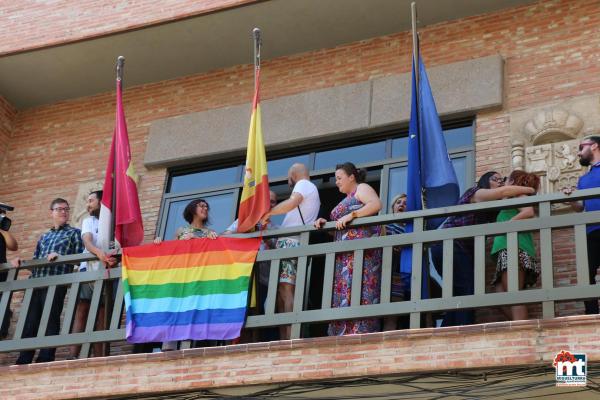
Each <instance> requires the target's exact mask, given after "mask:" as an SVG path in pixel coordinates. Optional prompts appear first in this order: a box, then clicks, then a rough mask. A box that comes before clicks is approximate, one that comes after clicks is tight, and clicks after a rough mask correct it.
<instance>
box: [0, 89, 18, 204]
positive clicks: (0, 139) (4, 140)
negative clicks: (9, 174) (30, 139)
mask: <svg viewBox="0 0 600 400" xmlns="http://www.w3.org/2000/svg"><path fill="white" fill-rule="evenodd" d="M15 115H16V110H15V109H14V107H13V106H11V105H10V103H8V102H7V101H6V99H4V97H2V96H0V168H2V171H3V172H4V171H6V168H5V165H4V164H3V161H4V157H5V156H6V150H7V148H8V143H9V140H10V137H11V134H12V131H13V123H14V120H15ZM0 179H1V178H0ZM1 183H2V184H4V182H1ZM0 201H1V200H0Z"/></svg>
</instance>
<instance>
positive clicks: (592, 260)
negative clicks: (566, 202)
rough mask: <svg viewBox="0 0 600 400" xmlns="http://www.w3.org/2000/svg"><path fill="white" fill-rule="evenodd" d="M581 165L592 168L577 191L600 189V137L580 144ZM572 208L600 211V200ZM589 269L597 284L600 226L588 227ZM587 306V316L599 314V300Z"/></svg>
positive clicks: (568, 191) (589, 302)
mask: <svg viewBox="0 0 600 400" xmlns="http://www.w3.org/2000/svg"><path fill="white" fill-rule="evenodd" d="M577 156H578V157H579V164H581V166H582V167H590V169H589V171H588V172H587V173H586V174H585V175H583V176H581V177H579V181H578V182H577V189H578V190H583V189H591V188H598V187H600V136H586V137H585V138H583V140H582V141H581V143H579V151H578V152H577ZM572 191H573V189H572V188H565V189H564V193H565V194H567V195H568V194H571V193H572ZM570 204H571V207H572V208H573V210H575V211H577V212H581V211H598V210H600V198H592V199H587V200H583V201H574V202H571V203H570ZM586 231H587V252H588V268H589V271H590V284H592V285H595V284H596V274H597V272H598V266H600V224H590V225H587V226H586ZM584 304H585V313H586V314H598V299H592V300H587V301H585V302H584Z"/></svg>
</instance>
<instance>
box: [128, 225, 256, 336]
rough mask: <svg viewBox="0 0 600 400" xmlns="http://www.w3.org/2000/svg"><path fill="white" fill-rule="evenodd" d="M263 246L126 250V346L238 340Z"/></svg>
mask: <svg viewBox="0 0 600 400" xmlns="http://www.w3.org/2000/svg"><path fill="white" fill-rule="evenodd" d="M259 245H260V238H252V239H235V238H222V237H220V238H217V239H215V240H210V239H192V240H174V241H166V242H163V243H161V244H159V245H155V244H150V245H144V246H136V247H127V248H124V249H123V260H122V264H123V289H124V294H125V309H126V312H127V319H126V337H127V340H128V341H129V342H132V343H144V342H164V341H169V340H188V339H194V340H204V339H214V340H227V339H234V338H237V337H239V336H240V330H241V329H242V326H243V324H244V320H245V318H246V305H247V303H248V289H249V286H250V275H251V273H252V266H253V265H254V261H255V259H256V253H257V252H258V247H259Z"/></svg>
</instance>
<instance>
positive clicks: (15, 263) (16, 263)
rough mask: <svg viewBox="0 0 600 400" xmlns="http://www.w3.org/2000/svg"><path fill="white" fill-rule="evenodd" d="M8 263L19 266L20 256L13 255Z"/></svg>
mask: <svg viewBox="0 0 600 400" xmlns="http://www.w3.org/2000/svg"><path fill="white" fill-rule="evenodd" d="M10 265H11V266H12V267H13V268H19V267H20V266H21V258H20V257H15V258H13V259H12V260H10Z"/></svg>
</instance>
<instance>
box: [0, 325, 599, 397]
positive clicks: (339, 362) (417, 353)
mask: <svg viewBox="0 0 600 400" xmlns="http://www.w3.org/2000/svg"><path fill="white" fill-rule="evenodd" d="M598 322H600V317H598V316H597V315H595V316H591V315H590V316H578V317H565V318H558V319H555V320H548V321H543V320H529V321H518V322H499V323H492V324H481V325H473V326H467V327H449V328H427V329H414V330H405V331H393V332H385V333H371V334H365V335H352V336H343V337H326V338H314V339H297V340H284V341H279V342H270V343H253V344H242V345H235V346H224V347H211V348H203V349H190V350H181V351H172V352H167V353H158V354H138V355H128V356H114V357H107V358H97V359H88V360H75V361H58V362H55V363H52V364H47V365H40V364H31V365H23V366H11V367H2V368H0V371H1V372H2V373H1V374H0V397H2V398H16V397H18V398H20V399H38V398H40V397H42V398H44V399H67V398H88V397H94V398H105V397H108V396H118V395H121V396H126V395H135V394H138V395H139V394H141V393H145V394H148V395H150V394H159V393H168V392H181V391H192V390H195V391H198V390H202V389H212V390H218V389H219V388H224V387H236V386H243V387H244V388H245V389H246V390H249V392H252V391H253V390H252V386H251V385H273V384H282V383H290V384H292V383H293V384H303V383H307V382H311V381H318V380H332V379H340V378H352V377H364V376H369V377H372V378H377V377H381V376H386V375H393V374H418V373H427V372H436V371H437V372H442V373H445V372H447V371H456V370H470V369H483V368H487V370H488V371H489V368H494V367H498V366H502V368H504V369H505V370H506V369H510V368H512V367H529V368H536V367H545V368H546V369H547V371H548V373H547V374H546V376H545V377H543V378H542V379H543V380H544V382H543V383H544V384H546V385H554V373H553V367H552V361H553V359H554V356H555V355H556V354H557V353H559V352H560V351H561V350H565V351H570V352H575V353H580V352H585V353H586V355H587V362H588V363H589V364H588V366H589V365H590V364H592V363H598V362H599V361H600V349H599V347H598V341H599V340H600V325H599V324H598ZM449 349H451V351H449ZM589 371H590V370H589V369H588V379H589V380H591V379H592V378H591V373H590V372H589ZM492 374H493V373H490V375H492ZM92 378H93V379H92ZM462 382H463V383H464V382H465V381H464V380H463V381H462ZM479 384H480V385H484V384H486V382H485V381H483V380H482V381H481V382H480V383H479ZM588 385H590V386H591V385H592V384H591V383H588ZM265 389H266V387H265V386H256V389H255V391H262V390H265ZM559 389H561V388H559ZM562 389H564V388H562ZM394 390H397V391H400V390H401V388H395V389H394ZM589 390H590V392H587V393H588V396H592V394H591V390H592V389H591V388H590V389H589ZM528 393H529V392H528ZM438 394H439V393H438ZM420 395H422V393H420ZM564 395H566V392H565V394H563V396H564ZM575 396H576V397H573V398H581V399H582V398H591V397H587V396H586V394H585V393H578V394H576V395H575ZM577 396H579V397H577ZM567 398H571V397H567Z"/></svg>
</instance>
